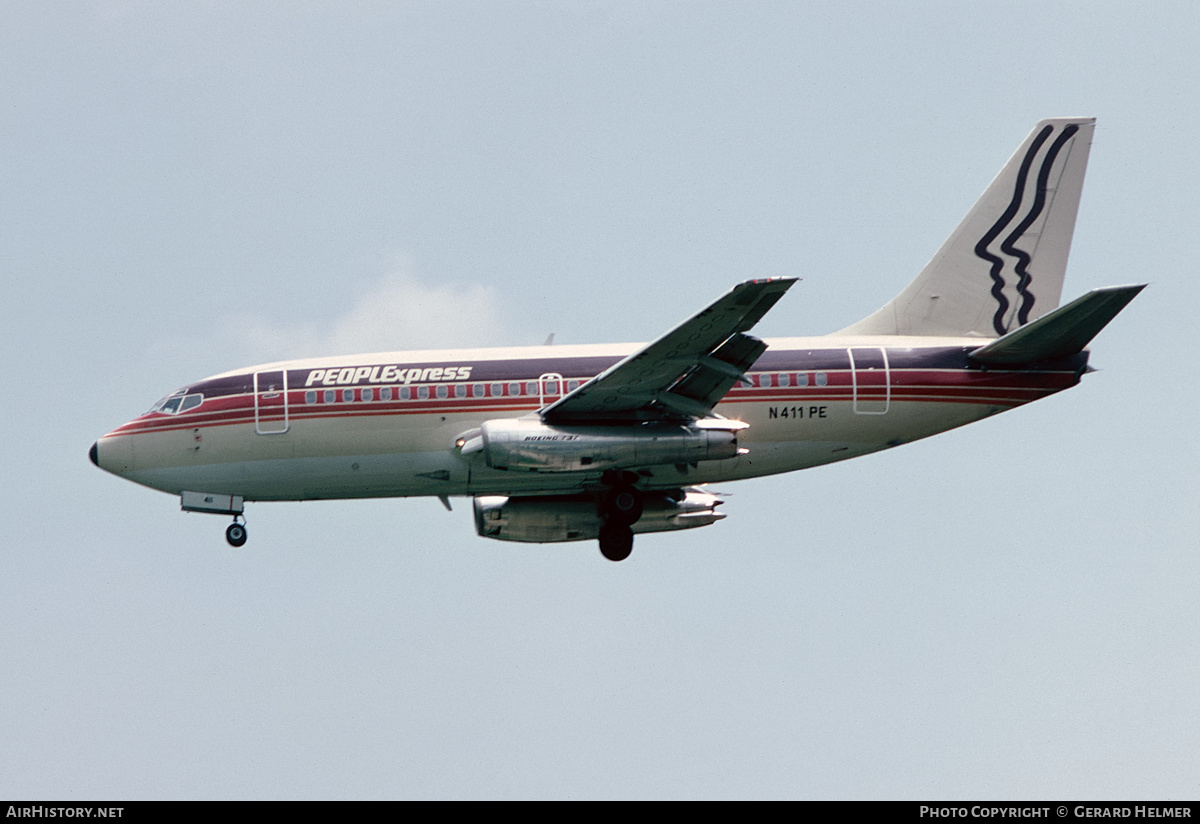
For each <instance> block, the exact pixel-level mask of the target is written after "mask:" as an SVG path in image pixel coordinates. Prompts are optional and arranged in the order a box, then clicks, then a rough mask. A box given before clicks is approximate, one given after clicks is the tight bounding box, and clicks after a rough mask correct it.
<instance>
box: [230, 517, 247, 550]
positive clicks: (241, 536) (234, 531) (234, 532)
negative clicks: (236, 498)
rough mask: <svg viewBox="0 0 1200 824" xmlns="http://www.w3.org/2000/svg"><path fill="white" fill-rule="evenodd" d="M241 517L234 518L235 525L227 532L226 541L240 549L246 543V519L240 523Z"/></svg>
mask: <svg viewBox="0 0 1200 824" xmlns="http://www.w3.org/2000/svg"><path fill="white" fill-rule="evenodd" d="M239 517H240V516H238V515H234V516H233V523H231V524H230V525H229V527H228V528H227V529H226V530H225V540H226V541H229V545H230V546H232V547H239V546H242V545H243V544H244V543H246V522H245V519H243V520H242V522H241V523H238V518H239Z"/></svg>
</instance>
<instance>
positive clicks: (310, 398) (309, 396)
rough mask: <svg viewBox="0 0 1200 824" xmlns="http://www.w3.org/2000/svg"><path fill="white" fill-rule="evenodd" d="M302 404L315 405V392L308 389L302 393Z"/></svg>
mask: <svg viewBox="0 0 1200 824" xmlns="http://www.w3.org/2000/svg"><path fill="white" fill-rule="evenodd" d="M304 402H305V403H316V402H317V390H315V389H310V390H308V391H307V392H305V393H304Z"/></svg>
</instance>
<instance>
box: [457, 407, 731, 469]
mask: <svg viewBox="0 0 1200 824" xmlns="http://www.w3.org/2000/svg"><path fill="white" fill-rule="evenodd" d="M460 442H461V443H462V444H463V445H462V446H461V447H460V448H461V449H462V452H463V454H464V455H465V454H470V453H471V452H476V451H482V452H483V454H484V458H485V460H486V461H487V464H488V466H490V467H492V468H493V469H509V470H521V471H527V472H588V471H596V470H604V469H614V468H630V467H637V466H656V465H659V464H677V463H697V462H699V461H713V460H721V459H723V458H733V457H735V456H737V454H738V445H737V431H736V429H734V428H732V427H731V428H729V429H724V428H715V427H712V426H707V427H699V426H685V425H683V424H671V423H648V424H642V425H638V426H551V425H549V424H546V423H543V422H542V421H540V420H538V419H537V418H529V419H526V418H501V419H496V420H491V421H485V422H484V424H483V426H481V427H480V428H479V430H478V433H475V432H472V433H469V437H466V438H460Z"/></svg>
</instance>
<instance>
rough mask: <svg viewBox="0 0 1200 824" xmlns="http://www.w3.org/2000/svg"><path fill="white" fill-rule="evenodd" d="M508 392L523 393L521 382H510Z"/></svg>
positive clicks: (512, 393) (511, 393)
mask: <svg viewBox="0 0 1200 824" xmlns="http://www.w3.org/2000/svg"><path fill="white" fill-rule="evenodd" d="M508 394H510V395H520V394H521V384H519V383H510V384H509V385H508Z"/></svg>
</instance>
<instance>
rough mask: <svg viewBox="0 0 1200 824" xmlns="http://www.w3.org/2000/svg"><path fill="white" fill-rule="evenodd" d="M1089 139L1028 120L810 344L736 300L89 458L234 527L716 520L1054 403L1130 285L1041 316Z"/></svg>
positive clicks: (343, 360) (347, 375) (360, 379)
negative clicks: (318, 510) (923, 255)
mask: <svg viewBox="0 0 1200 824" xmlns="http://www.w3.org/2000/svg"><path fill="white" fill-rule="evenodd" d="M1094 127H1095V121H1094V120H1093V119H1091V118H1057V119H1052V120H1044V121H1042V122H1041V123H1038V124H1037V126H1036V127H1035V128H1034V130H1033V131H1032V132H1031V133H1030V134H1029V136H1028V137H1027V138H1026V139H1025V141H1024V142H1023V143H1022V144H1021V146H1020V147H1019V148H1018V149H1017V152H1016V154H1015V155H1013V157H1012V159H1011V160H1009V161H1008V163H1007V164H1006V165H1005V166H1004V168H1003V169H1001V171H1000V174H999V175H998V176H997V177H996V179H995V180H994V181H992V183H991V185H990V186H988V188H987V189H986V191H984V193H983V195H982V197H981V198H980V199H979V201H978V202H977V203H976V204H975V206H974V207H973V208H972V209H971V210H970V211H969V212H968V213H967V216H966V217H965V218H964V219H963V221H962V223H961V224H959V226H958V228H957V229H955V231H954V233H953V234H952V235H950V238H949V239H948V240H947V241H946V242H945V244H944V245H943V246H942V248H941V249H940V250H939V251H938V253H937V254H936V255H934V257H933V259H932V260H931V261H930V262H929V264H928V265H926V267H925V268H924V269H923V270H922V271H921V273H920V274H919V275H918V276H917V278H916V279H915V280H914V281H913V282H912V283H910V284H909V285H908V287H907V288H905V289H904V291H902V292H901V293H900V294H899V296H897V297H896V298H895V299H894V300H892V301H891V302H889V303H888V304H887V305H885V306H883V307H882V308H881V309H879V310H878V311H876V312H875V313H874V314H871V315H869V316H868V317H866V318H864V319H863V320H861V321H859V322H858V323H855V324H853V325H851V326H848V327H846V328H845V329H842V330H841V331H839V332H836V333H834V334H830V335H824V336H820V337H798V338H780V339H772V340H765V341H764V340H759V339H758V338H755V337H753V336H751V335H750V334H748V332H749V330H750V329H751V328H752V327H753V326H754V325H755V324H756V323H757V322H758V321H759V319H760V318H762V317H763V315H765V314H766V313H767V312H768V311H770V309H771V308H772V307H773V306H774V305H775V303H776V302H777V301H778V300H779V299H780V298H782V297H783V295H784V293H785V292H787V290H788V288H789V287H791V285H792V283H793V282H794V279H790V278H779V279H770V280H751V281H747V282H745V283H741V284H739V285H737V286H735V287H734V288H733V289H732V290H731V291H730V292H728V293H727V294H725V295H724V296H722V297H720V298H718V299H717V300H716V301H714V302H713V303H711V304H709V305H708V306H706V307H705V308H704V309H702V310H701V311H700V312H698V313H697V314H695V315H694V316H692V317H690V318H688V319H687V320H685V321H684V322H683V323H681V324H679V325H678V326H676V327H675V328H674V329H672V330H671V331H669V332H667V333H666V334H665V335H663V336H662V337H660V338H658V339H657V340H655V341H653V342H652V343H649V344H613V345H581V346H552V347H551V346H541V347H527V348H511V349H467V350H436V351H414V352H385V353H378V354H367V355H352V356H345V357H327V358H317V359H311V360H293V361H284V362H280V363H269V364H263V365H260V366H251V367H247V368H244V369H236V370H234V371H232V372H225V373H223V374H220V375H215V376H213V377H211V378H206V379H204V380H201V381H197V382H195V383H191V384H188V385H187V386H184V387H183V388H182V389H179V390H178V391H176V392H172V393H171V394H170V395H167V396H166V397H165V398H163V399H162V400H160V401H158V402H157V403H155V404H154V405H153V406H152V407H151V408H150V409H149V411H147V412H146V413H145V414H143V415H140V416H138V417H136V418H134V419H133V420H131V421H130V422H129V423H126V424H123V425H122V426H119V427H117V428H116V429H114V430H113V431H112V432H110V433H108V434H107V435H105V436H103V437H102V438H100V439H99V440H98V441H97V442H96V443H95V444H94V445H93V446H92V448H91V452H90V455H91V459H92V462H93V463H95V464H96V465H97V466H99V467H100V468H102V469H104V470H107V471H109V472H112V473H114V474H116V475H120V476H121V477H124V478H128V479H129V480H131V481H134V482H136V483H139V484H142V485H144V486H148V487H151V488H152V489H158V490H161V491H163V492H168V493H170V494H172V495H178V496H179V498H180V502H181V506H182V508H183V509H184V510H186V511H190V512H208V513H216V514H222V515H225V516H232V518H233V523H232V524H231V525H230V526H229V527H228V529H227V530H226V538H227V540H228V541H229V543H230V544H232V545H233V546H241V545H242V544H244V543H245V541H246V527H245V521H244V518H243V511H244V504H245V502H247V501H306V500H317V499H333V498H384V497H396V496H414V495H427V496H436V497H437V498H440V499H441V501H442V502H443V503H444V504H445V505H446V506H447V507H449V506H450V501H449V499H450V498H451V497H454V496H470V497H472V498H473V503H474V510H475V525H476V529H477V530H478V532H479V534H480V535H482V536H484V537H486V538H495V539H498V540H502V541H525V542H539V543H540V542H551V541H584V540H597V539H598V540H599V543H600V550H601V552H602V553H603V554H604V557H606V558H609V559H610V560H614V561H619V560H622V559H624V558H626V557H628V556H629V554H630V552H631V550H632V548H633V536H634V534H635V533H646V532H661V531H666V530H675V529H690V528H693V527H700V526H706V525H709V524H712V523H714V522H715V521H718V520H720V519H722V518H723V517H725V515H724V513H723V512H719V511H718V506H719V505H720V504H721V500H720V498H719V497H718V496H716V495H714V494H712V493H710V492H707V491H705V488H704V486H705V484H710V483H713V482H724V481H735V480H739V479H742V478H754V477H758V476H761V475H772V474H776V473H780V472H791V471H793V470H797V469H805V468H807V467H811V466H818V465H820V464H825V463H830V462H832V461H841V460H845V459H847V458H854V457H858V456H859V455H866V454H867V453H870V452H875V451H878V450H881V449H887V448H889V447H893V446H899V445H901V444H905V443H908V442H909V441H915V440H917V439H919V438H925V437H928V436H930V435H934V434H936V433H938V432H944V431H946V430H948V429H952V428H954V427H957V426H962V425H963V424H967V423H971V422H972V421H977V420H980V419H981V418H985V417H987V416H989V415H993V414H995V413H997V412H1003V411H1005V410H1008V409H1012V408H1014V407H1017V406H1021V405H1022V404H1026V403H1029V402H1030V401H1035V400H1038V399H1040V398H1044V397H1046V396H1047V395H1053V394H1054V393H1056V392H1059V391H1061V390H1063V389H1067V388H1069V387H1071V386H1074V385H1075V384H1076V383H1078V382H1079V380H1080V377H1081V376H1082V375H1083V374H1085V373H1086V372H1088V371H1089V367H1088V352H1087V349H1086V347H1087V345H1088V344H1089V342H1090V341H1091V340H1092V338H1093V337H1094V336H1095V335H1096V334H1097V333H1098V332H1099V331H1100V330H1101V329H1102V328H1103V327H1104V326H1105V325H1106V324H1107V323H1108V322H1109V321H1110V320H1112V318H1113V317H1115V316H1116V314H1117V313H1118V312H1120V311H1121V310H1122V309H1123V308H1124V307H1125V306H1126V304H1128V303H1129V301H1131V300H1132V299H1133V298H1134V297H1135V296H1136V295H1137V293H1138V292H1139V291H1141V289H1142V288H1143V285H1133V286H1114V287H1108V288H1103V289H1097V290H1094V291H1092V292H1089V293H1087V294H1085V295H1083V296H1082V297H1080V298H1077V299H1076V300H1074V301H1071V302H1070V303H1067V304H1066V305H1063V306H1060V305H1059V299H1060V296H1061V294H1062V286H1063V278H1064V275H1065V272H1066V265H1067V254H1068V251H1069V249H1070V244H1071V235H1072V233H1073V231H1074V227H1075V215H1076V212H1077V210H1078V206H1079V197H1080V192H1081V190H1082V187H1083V177H1084V171H1085V169H1086V166H1087V160H1088V151H1089V149H1090V146H1091V142H1092V132H1093V130H1094Z"/></svg>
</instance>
